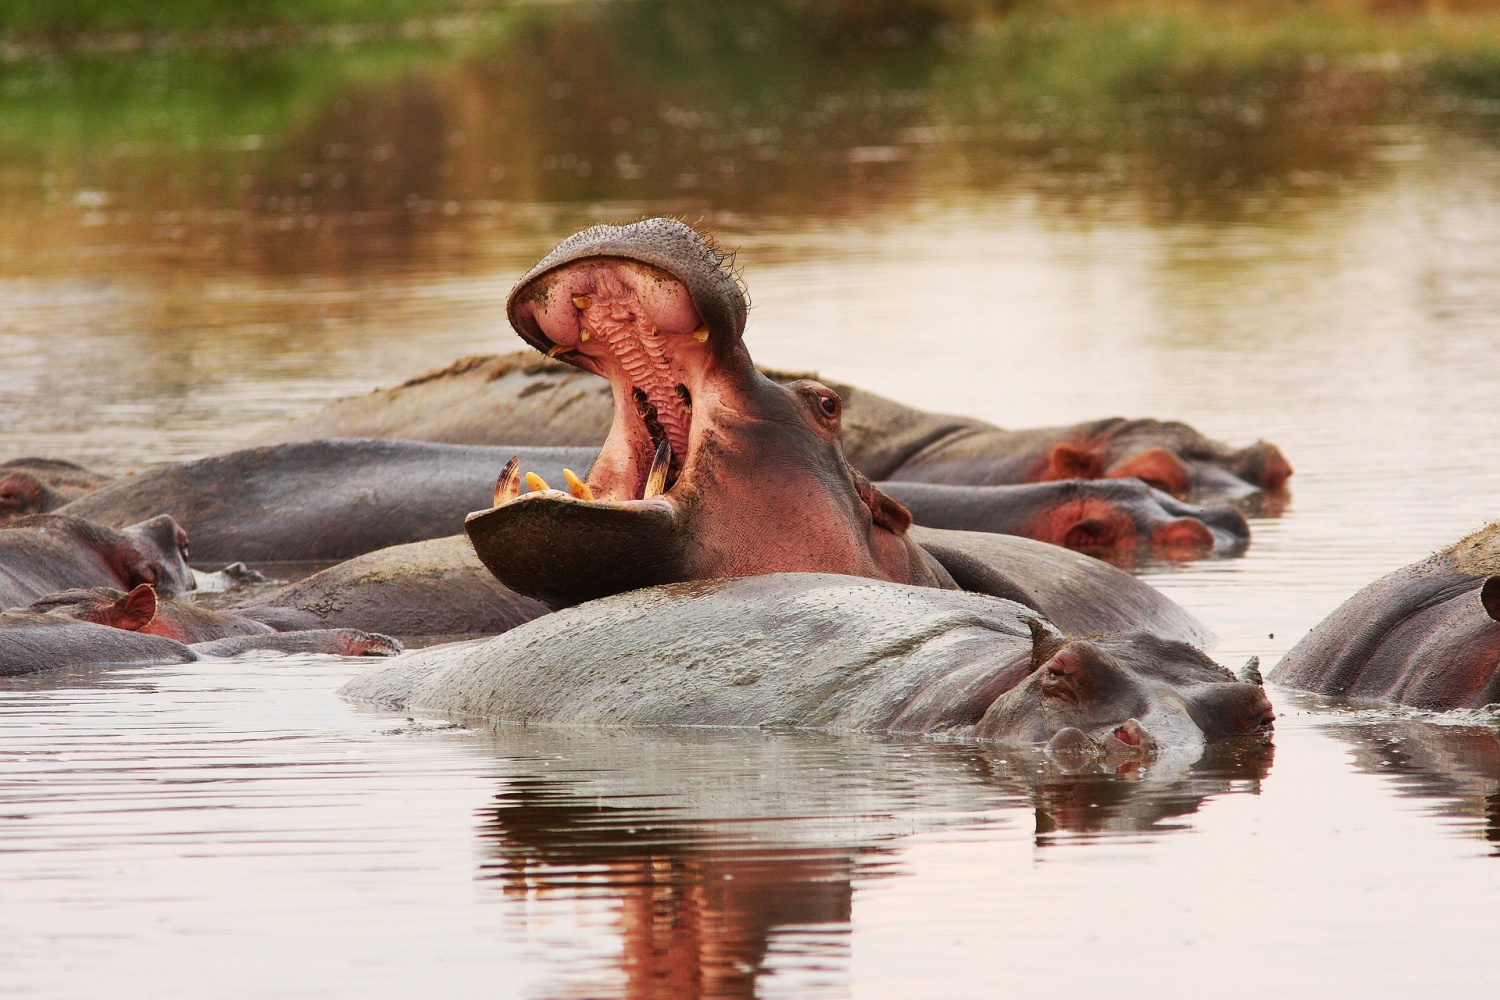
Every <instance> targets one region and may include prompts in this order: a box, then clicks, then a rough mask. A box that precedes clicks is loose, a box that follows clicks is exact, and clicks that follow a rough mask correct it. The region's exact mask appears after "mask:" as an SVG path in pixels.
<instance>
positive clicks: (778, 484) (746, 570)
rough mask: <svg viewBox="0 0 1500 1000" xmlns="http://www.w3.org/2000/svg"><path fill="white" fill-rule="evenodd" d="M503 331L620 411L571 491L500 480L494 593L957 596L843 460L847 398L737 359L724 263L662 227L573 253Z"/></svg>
mask: <svg viewBox="0 0 1500 1000" xmlns="http://www.w3.org/2000/svg"><path fill="white" fill-rule="evenodd" d="M507 309H508V312H509V316H510V321H511V325H512V326H514V327H515V329H516V330H517V331H518V332H519V333H520V334H521V336H522V337H524V338H525V339H526V340H527V341H528V342H529V343H531V344H532V345H533V346H535V347H536V348H537V349H538V350H540V351H543V352H545V353H546V354H548V355H549V356H552V357H556V358H559V359H560V360H562V361H565V362H567V363H569V364H572V365H574V366H576V367H578V368H582V369H584V370H585V371H589V372H593V373H594V374H596V375H600V376H602V377H604V378H606V379H608V380H609V382H610V384H611V386H612V387H613V393H614V404H615V413H614V421H613V423H612V425H611V427H610V431H609V436H608V438H607V439H606V441H605V443H604V447H603V449H602V450H601V451H600V453H599V457H598V458H597V459H596V460H595V462H594V465H593V467H592V469H591V470H590V471H589V473H588V476H587V478H586V480H579V479H577V477H575V476H572V475H570V476H569V481H568V487H569V489H568V491H567V492H563V491H561V490H556V489H551V488H548V487H547V486H546V484H544V483H542V482H540V481H539V480H537V479H536V477H528V481H527V483H528V486H529V487H531V492H529V493H527V494H525V495H519V494H520V475H519V473H520V471H521V470H519V469H517V468H515V467H514V465H512V466H508V467H507V471H506V474H504V475H502V477H501V481H500V484H499V486H498V487H497V489H496V497H495V504H496V506H495V507H494V508H492V509H490V510H488V511H482V512H478V513H475V514H471V515H469V519H468V522H467V524H466V526H465V527H466V530H467V531H468V534H469V538H470V539H471V540H472V542H473V543H474V548H475V551H476V552H477V553H478V554H479V557H480V559H481V560H483V562H484V564H485V565H486V566H487V567H489V569H490V571H491V572H493V573H494V574H495V575H496V576H497V577H498V578H499V579H500V580H501V582H503V583H505V584H506V585H507V586H508V587H510V588H512V589H513V590H516V591H518V592H520V593H522V594H526V595H528V596H532V597H536V598H538V599H540V600H542V601H544V602H545V603H547V604H549V605H551V606H553V607H563V606H566V605H570V604H576V603H579V602H581V601H585V600H589V599H592V598H596V597H602V596H605V595H608V594H612V593H618V592H620V591H624V590H633V589H635V588H637V587H643V586H650V585H654V584H660V583H670V582H675V581H679V580H689V579H702V578H709V577H732V576H748V575H753V574H759V573H774V572H795V571H821V572H835V573H847V574H850V575H853V576H862V577H871V578H876V579H884V580H892V581H896V582H902V583H919V584H924V585H929V586H949V587H952V586H954V584H953V583H952V580H951V578H949V577H948V576H947V574H946V573H945V572H944V571H943V570H942V569H941V567H939V566H938V565H937V564H936V563H935V561H933V560H932V559H931V557H929V556H927V555H926V554H925V553H924V552H923V551H922V550H921V549H920V548H919V547H917V545H916V544H915V543H914V542H912V541H910V540H909V539H908V538H907V537H906V529H907V528H908V527H909V525H910V523H911V519H910V516H909V515H908V514H907V512H906V509H905V508H904V507H902V506H901V505H900V504H899V503H897V502H895V501H894V500H892V499H890V498H889V497H886V496H885V495H884V494H882V493H880V492H879V491H878V490H876V489H875V488H874V487H873V486H871V485H870V483H869V482H868V480H866V479H865V478H864V477H863V476H862V475H860V474H859V473H858V472H856V471H854V470H853V469H852V468H851V467H850V466H849V465H848V463H847V462H845V460H844V456H843V450H842V444H841V428H840V413H841V410H842V404H841V401H840V399H839V397H838V395H837V394H836V393H834V392H833V390H831V389H829V388H827V387H826V386H823V385H821V384H819V383H817V382H812V381H807V380H803V381H799V382H794V383H791V384H790V385H779V384H777V383H775V382H773V381H771V380H770V379H768V378H766V377H765V376H764V375H762V374H761V373H760V372H759V371H757V370H756V368H755V365H754V364H753V363H752V362H751V360H750V354H749V352H748V351H747V350H746V349H745V345H744V342H743V340H742V339H741V335H742V333H743V331H744V326H745V320H746V314H747V309H748V306H747V303H746V299H745V294H744V291H743V290H742V289H741V287H740V285H739V283H738V281H737V280H736V279H735V277H734V275H733V274H732V273H731V271H730V269H729V266H728V260H727V258H726V257H725V256H724V255H723V254H720V253H719V252H718V251H716V250H715V249H714V247H713V245H712V244H711V243H710V242H709V241H708V240H706V239H705V238H704V237H703V236H701V235H699V234H698V233H697V232H695V231H694V230H693V229H691V228H689V227H688V226H686V225H684V224H682V223H680V222H675V221H672V220H667V219H651V220H648V221H645V222H638V223H635V224H633V225H629V226H620V227H616V226H596V227H594V228H592V229H588V230H585V231H583V232H581V233H578V234H576V235H574V236H572V237H570V238H568V239H567V240H565V241H564V242H563V243H562V244H561V245H559V246H558V247H557V249H555V250H553V251H552V253H550V254H548V255H547V256H546V257H545V258H543V260H542V261H541V262H540V263H539V264H537V265H536V267H534V268H532V269H531V271H530V272H528V273H527V274H526V275H525V276H524V277H523V278H522V279H521V281H520V282H519V283H518V284H517V285H516V287H515V289H514V290H513V291H512V292H511V295H510V299H509V302H508V304H507Z"/></svg>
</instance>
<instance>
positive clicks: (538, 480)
mask: <svg viewBox="0 0 1500 1000" xmlns="http://www.w3.org/2000/svg"><path fill="white" fill-rule="evenodd" d="M526 488H527V489H528V490H530V491H531V492H533V493H540V492H541V491H542V490H550V489H551V488H552V487H550V486H548V485H547V480H545V479H543V478H542V477H541V476H539V475H537V474H536V473H535V472H528V473H526Z"/></svg>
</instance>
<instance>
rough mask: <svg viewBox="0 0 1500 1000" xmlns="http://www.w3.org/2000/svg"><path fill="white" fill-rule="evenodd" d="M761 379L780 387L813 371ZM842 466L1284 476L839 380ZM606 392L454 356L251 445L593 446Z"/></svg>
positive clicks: (1264, 494)
mask: <svg viewBox="0 0 1500 1000" xmlns="http://www.w3.org/2000/svg"><path fill="white" fill-rule="evenodd" d="M765 372H766V374H767V375H768V376H769V377H771V378H772V379H773V380H775V381H778V382H782V383H790V382H794V381H797V380H799V379H802V378H814V379H817V376H816V375H810V374H807V375H804V374H800V373H792V372H778V371H773V370H770V369H766V370H765ZM823 381H824V384H825V385H827V386H828V387H829V388H830V389H832V390H833V391H834V392H836V393H837V394H838V395H839V396H840V397H841V398H842V400H843V407H844V412H843V422H844V445H845V454H846V457H847V458H848V460H849V464H850V465H852V466H854V468H856V469H857V470H859V472H860V473H861V474H863V475H864V476H866V477H867V478H869V479H872V480H882V479H896V480H904V481H921V482H942V483H952V484H960V485H999V484H1014V483H1029V482H1043V481H1049V480H1056V479H1071V478H1079V477H1082V478H1097V477H1110V478H1123V477H1136V478H1140V479H1143V480H1145V481H1146V482H1148V483H1150V484H1151V485H1153V486H1155V487H1157V488H1158V489H1161V490H1164V491H1166V492H1167V493H1170V494H1172V495H1173V496H1177V497H1179V498H1185V499H1192V500H1195V501H1197V502H1200V503H1206V502H1222V501H1225V500H1236V501H1238V500H1247V499H1252V498H1255V499H1257V500H1258V503H1257V505H1258V506H1262V507H1267V508H1270V509H1272V510H1274V509H1275V508H1276V507H1277V506H1278V503H1279V499H1280V498H1281V496H1282V495H1283V494H1284V492H1285V489H1286V485H1287V480H1288V478H1289V477H1290V476H1291V474H1292V469H1291V466H1290V464H1288V462H1287V460H1286V458H1285V457H1284V456H1283V455H1282V454H1281V452H1280V450H1279V449H1277V448H1276V446H1275V445H1272V444H1269V443H1267V442H1264V441H1262V442H1257V443H1256V444H1253V445H1250V446H1248V447H1245V448H1232V447H1230V446H1229V445H1226V444H1223V443H1221V442H1218V441H1214V440H1211V439H1209V438H1207V437H1205V436H1204V435H1202V434H1200V433H1199V432H1198V431H1196V430H1194V429H1193V428H1192V427H1189V426H1188V425H1186V424H1183V423H1179V422H1175V421H1159V420H1128V419H1125V418H1121V417H1112V418H1109V419H1105V420H1093V421H1089V422H1086V423H1081V424H1074V425H1071V426H1066V427H1044V428H1034V429H1029V430H1018V431H1010V430H1003V429H1001V428H999V427H995V426H993V425H991V424H987V423H985V422H984V421H981V420H973V419H970V418H967V417H954V416H946V415H943V414H936V413H927V412H924V411H922V410H917V409H914V408H912V407H909V406H904V405H902V404H900V403H897V402H895V401H893V400H890V399H887V398H885V397H883V396H880V395H879V394H877V393H873V392H869V391H867V390H864V389H860V388H857V387H855V386H851V385H848V384H845V383H841V382H836V381H827V380H823ZM611 407H612V404H611V393H610V390H609V389H608V387H606V386H603V385H600V384H599V383H596V382H592V381H591V380H589V379H587V378H586V377H583V376H582V375H580V373H579V372H577V371H576V370H574V369H571V368H569V367H567V366H565V365H563V364H561V363H558V362H552V361H548V360H547V359H546V358H537V357H535V356H533V355H528V354H524V353H522V354H505V355H482V356H474V357H467V358H461V359H459V360H458V361H456V362H454V363H453V364H452V365H449V366H448V367H446V368H442V369H438V370H435V371H431V372H427V373H424V374H422V375H419V376H417V377H416V378H414V379H412V380H410V381H408V382H406V383H403V384H402V385H399V386H395V387H392V388H390V389H381V390H378V391H376V392H373V393H370V394H368V395H365V396H359V397H355V398H352V399H346V400H341V401H339V402H336V403H333V404H330V405H329V406H327V407H325V408H323V409H322V410H320V411H318V412H317V413H314V414H311V415H310V416H308V417H304V418H302V419H301V420H298V421H295V422H293V423H292V424H290V425H288V426H287V427H284V428H281V429H279V430H277V431H274V432H271V433H269V434H266V435H262V436H261V437H260V438H258V439H257V441H256V443H261V444H265V443H273V442H281V441H301V440H310V439H313V438H326V437H392V438H408V439H413V440H422V441H442V442H449V443H454V444H493V445H499V444H507V443H514V444H529V445H536V446H548V447H555V446H568V445H578V446H598V444H599V443H600V442H602V441H603V440H604V439H605V437H606V436H607V434H608V432H609V428H610V426H611V423H612V416H611V412H612V409H611Z"/></svg>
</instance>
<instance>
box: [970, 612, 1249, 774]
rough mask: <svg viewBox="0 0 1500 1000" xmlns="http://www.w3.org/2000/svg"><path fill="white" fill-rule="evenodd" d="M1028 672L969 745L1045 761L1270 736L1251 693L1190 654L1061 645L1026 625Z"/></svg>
mask: <svg viewBox="0 0 1500 1000" xmlns="http://www.w3.org/2000/svg"><path fill="white" fill-rule="evenodd" d="M1032 633H1033V648H1032V654H1031V663H1032V666H1033V668H1034V669H1033V670H1032V672H1031V674H1030V675H1029V676H1027V677H1026V679H1025V680H1023V681H1022V682H1021V683H1019V684H1017V685H1016V686H1015V687H1013V688H1011V689H1010V690H1008V691H1007V692H1005V693H1004V694H1003V695H1001V696H1000V697H999V698H997V699H995V701H994V703H993V704H992V705H990V707H989V709H988V710H986V711H985V713H984V716H983V717H982V718H981V719H980V720H979V724H978V725H977V726H976V728H975V733H974V735H975V737H976V738H978V739H983V740H995V741H997V742H1001V743H1011V744H1033V745H1045V746H1046V748H1047V749H1048V750H1049V751H1053V752H1062V753H1083V754H1143V753H1148V752H1150V751H1153V750H1158V749H1163V748H1169V747H1190V746H1201V745H1202V744H1203V743H1205V742H1208V741H1211V740H1216V739H1223V738H1226V737H1231V736H1246V735H1253V734H1268V733H1270V731H1271V728H1272V724H1273V722H1274V721H1275V718H1276V716H1275V713H1274V712H1273V711H1272V709H1271V702H1270V699H1268V698H1267V697H1266V693H1265V691H1264V690H1263V689H1262V688H1261V686H1260V685H1259V684H1254V683H1247V682H1244V681H1240V680H1236V678H1235V677H1234V675H1233V674H1231V673H1230V672H1229V671H1228V670H1226V669H1225V668H1224V667H1222V666H1220V665H1219V664H1218V663H1216V662H1214V661H1213V660H1212V659H1210V658H1209V657H1208V656H1207V655H1206V654H1204V653H1203V652H1202V651H1201V650H1199V649H1197V648H1196V647H1193V646H1190V645H1188V644H1187V643H1184V642H1175V641H1170V640H1166V639H1161V638H1159V637H1157V636H1154V635H1152V634H1150V633H1148V632H1130V633H1121V634H1117V635H1108V636H1098V637H1094V638H1088V639H1065V638H1063V637H1061V636H1059V635H1057V634H1056V633H1054V632H1051V631H1050V630H1047V629H1045V628H1044V627H1043V626H1042V625H1041V624H1040V623H1037V622H1035V620H1033V624H1032Z"/></svg>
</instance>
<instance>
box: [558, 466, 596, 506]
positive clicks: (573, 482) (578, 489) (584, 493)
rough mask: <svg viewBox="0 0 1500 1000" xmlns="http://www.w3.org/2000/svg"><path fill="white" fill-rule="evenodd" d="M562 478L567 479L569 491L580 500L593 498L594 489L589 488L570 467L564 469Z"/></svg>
mask: <svg viewBox="0 0 1500 1000" xmlns="http://www.w3.org/2000/svg"><path fill="white" fill-rule="evenodd" d="M563 478H564V479H566V480H567V481H568V492H569V493H571V494H573V495H574V496H575V497H577V498H578V499H580V500H592V499H594V491H593V490H591V489H589V484H588V483H586V482H584V481H583V480H582V479H579V478H578V477H577V476H575V475H574V474H573V470H572V469H564V470H563Z"/></svg>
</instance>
